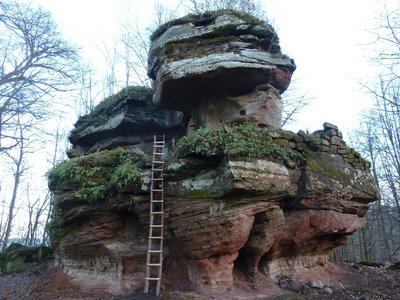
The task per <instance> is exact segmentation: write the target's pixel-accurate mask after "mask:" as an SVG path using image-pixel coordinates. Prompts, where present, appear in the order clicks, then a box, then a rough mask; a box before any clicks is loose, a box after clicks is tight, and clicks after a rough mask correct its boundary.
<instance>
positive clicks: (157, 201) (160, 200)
mask: <svg viewBox="0 0 400 300" xmlns="http://www.w3.org/2000/svg"><path fill="white" fill-rule="evenodd" d="M151 202H152V203H163V202H164V200H163V199H159V200H156V199H153V200H151Z"/></svg>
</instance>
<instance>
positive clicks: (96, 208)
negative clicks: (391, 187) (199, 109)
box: [51, 124, 377, 294]
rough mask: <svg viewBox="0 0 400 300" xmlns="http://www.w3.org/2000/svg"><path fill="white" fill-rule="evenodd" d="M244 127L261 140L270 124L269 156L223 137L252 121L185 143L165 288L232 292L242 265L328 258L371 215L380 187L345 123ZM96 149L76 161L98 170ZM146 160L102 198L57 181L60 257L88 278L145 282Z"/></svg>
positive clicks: (116, 287) (247, 270)
mask: <svg viewBox="0 0 400 300" xmlns="http://www.w3.org/2000/svg"><path fill="white" fill-rule="evenodd" d="M244 126H250V130H249V132H254V131H256V132H258V134H265V136H260V139H261V138H262V139H265V138H267V137H268V134H270V137H271V140H270V141H269V142H268V143H269V144H265V145H270V146H271V149H272V150H271V152H270V153H269V154H268V155H265V154H264V153H261V155H260V157H258V158H248V157H243V156H242V154H240V153H239V156H236V155H231V154H229V153H228V154H227V153H225V152H224V151H226V149H225V150H221V151H220V149H219V148H218V147H219V146H218V147H217V148H215V147H216V146H215V145H219V143H220V141H221V140H225V139H227V137H226V136H224V134H234V133H235V132H236V131H235V130H239V131H240V132H245V130H246V129H244V128H242V127H243V125H234V126H232V127H231V126H229V127H228V133H225V132H224V130H219V131H218V130H217V131H216V132H214V131H212V132H211V135H210V136H204V138H205V139H206V140H207V139H208V140H210V143H209V145H208V146H207V145H206V147H209V148H202V147H204V145H198V144H196V142H194V144H192V145H191V146H188V147H186V145H184V144H183V142H185V139H183V140H182V141H180V142H179V143H178V145H177V150H176V152H175V154H174V158H173V159H172V160H171V162H170V163H169V165H168V168H167V170H166V172H167V173H166V177H165V189H166V195H165V251H164V274H163V288H164V289H165V290H169V289H172V290H195V291H197V292H200V293H207V294H208V293H213V294H224V293H227V292H228V291H229V290H230V289H232V288H233V287H234V282H235V274H237V273H238V272H239V273H241V272H244V274H248V275H247V276H251V277H252V278H255V279H254V280H257V282H263V281H264V280H268V279H271V280H274V281H278V280H279V278H280V277H282V276H284V275H287V276H300V275H301V274H303V273H304V272H307V271H310V270H313V269H315V268H320V269H326V268H330V263H329V262H328V255H329V252H330V251H331V250H332V249H333V248H335V247H337V246H339V245H343V244H345V243H346V240H347V236H348V235H350V234H352V233H353V232H354V231H356V230H358V229H360V228H362V227H363V226H364V224H365V220H364V218H363V217H364V215H365V213H366V212H367V210H368V202H371V201H373V200H374V199H376V198H377V189H376V186H375V183H374V181H373V178H372V176H371V174H370V172H369V165H368V163H367V162H365V161H364V160H363V159H361V157H360V156H359V155H358V154H357V153H356V152H355V151H354V150H352V149H349V148H348V147H347V146H346V145H345V142H344V141H343V140H342V139H341V137H340V132H339V131H338V130H337V129H336V127H335V126H333V125H330V124H325V129H324V130H323V131H318V132H315V133H313V134H311V135H309V134H305V133H304V132H301V131H300V132H299V133H298V134H294V133H292V132H288V131H282V130H278V131H272V132H270V133H267V132H269V131H267V130H266V129H262V128H260V129H256V128H257V126H256V125H246V124H245V125H244ZM254 126H256V127H254ZM258 130H259V131H258ZM193 134H197V132H194V133H193ZM188 137H190V135H189V136H188ZM211 137H214V143H216V144H215V145H214V144H213V142H212V141H211V139H210V138H211ZM278 144H279V145H278ZM204 149H215V151H214V150H213V151H211V152H208V153H207V152H204V151H203V150H204ZM300 149H301V150H300ZM266 153H267V152H266ZM95 155H96V154H93V157H94V156H95ZM98 155H102V152H100V153H99V154H98ZM91 157H92V156H89V158H88V159H87V161H86V164H87V165H84V164H85V163H84V160H82V163H81V162H80V161H79V162H78V163H79V164H82V165H81V166H83V167H85V168H88V169H89V170H90V168H91V162H90V159H92V158H91ZM93 159H95V158H93ZM88 161H89V162H88ZM146 168H147V167H146V166H144V165H142V172H143V173H142V174H143V175H142V178H141V184H129V187H130V188H122V189H121V190H119V191H118V193H117V194H115V195H114V196H113V197H112V198H107V197H106V198H105V199H100V200H97V201H94V202H90V201H86V200H84V199H82V198H80V197H81V196H80V194H81V193H80V190H79V188H80V187H79V185H78V186H75V187H74V186H71V185H70V186H68V185H67V184H65V182H63V181H61V182H58V185H57V184H53V185H51V186H52V188H53V191H54V193H55V196H56V197H55V198H54V199H55V202H54V204H55V207H57V212H58V215H57V217H56V218H55V219H56V221H55V228H56V229H57V230H58V231H59V232H61V234H59V235H58V240H57V241H55V243H56V244H57V248H56V249H57V255H58V259H59V262H60V264H61V265H62V266H63V267H64V269H65V270H66V272H67V273H68V274H70V275H72V276H74V277H76V278H77V279H78V280H79V282H80V284H84V285H85V284H86V285H90V286H93V285H96V284H98V285H101V286H102V287H103V288H104V287H106V288H108V289H109V290H111V291H113V292H115V293H124V292H132V291H135V290H140V289H142V287H143V284H144V270H145V269H144V264H145V253H146V245H147V239H146V237H147V236H146V229H147V226H148V222H149V204H148V201H149V194H148V185H147V184H146V180H144V179H145V178H146V176H148V175H146V174H148V173H146ZM88 180H90V178H88ZM143 180H144V181H143ZM139 183H140V182H139Z"/></svg>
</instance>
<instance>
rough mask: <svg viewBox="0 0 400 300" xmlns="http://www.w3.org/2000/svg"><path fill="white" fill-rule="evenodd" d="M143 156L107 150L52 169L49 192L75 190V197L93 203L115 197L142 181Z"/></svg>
mask: <svg viewBox="0 0 400 300" xmlns="http://www.w3.org/2000/svg"><path fill="white" fill-rule="evenodd" d="M145 161H146V156H145V154H144V153H143V152H137V151H132V150H129V149H125V148H117V149H114V150H104V151H101V152H98V153H92V154H88V155H87V156H84V157H79V158H72V159H70V160H66V161H63V162H61V163H59V164H58V165H57V166H55V167H54V168H52V169H51V170H50V171H49V172H48V173H47V177H48V180H49V188H50V190H52V191H54V190H57V189H58V188H60V187H65V186H71V187H73V188H74V189H75V197H76V198H78V199H80V200H84V201H87V202H89V203H92V202H94V201H99V200H104V199H106V198H108V197H110V196H113V195H115V194H116V193H117V192H118V191H119V190H121V189H123V188H125V187H126V186H127V185H129V184H130V183H133V182H140V181H141V169H140V167H141V166H143V165H144V163H145Z"/></svg>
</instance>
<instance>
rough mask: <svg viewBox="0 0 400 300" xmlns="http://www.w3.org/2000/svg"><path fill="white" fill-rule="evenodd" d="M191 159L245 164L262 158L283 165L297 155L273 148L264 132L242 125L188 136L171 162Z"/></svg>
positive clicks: (197, 132)
mask: <svg viewBox="0 0 400 300" xmlns="http://www.w3.org/2000/svg"><path fill="white" fill-rule="evenodd" d="M190 156H192V157H193V156H194V157H208V158H213V157H214V158H216V159H222V158H223V157H225V158H228V159H237V160H247V161H249V160H252V159H260V158H265V159H268V160H271V161H277V162H281V163H284V162H285V161H287V160H289V159H291V158H293V157H294V156H296V154H295V153H294V152H293V151H290V150H289V149H284V148H282V147H280V146H278V145H277V144H275V143H274V142H273V140H272V137H271V133H270V131H269V130H268V129H267V128H264V127H259V126H258V125H257V124H255V123H244V124H227V125H226V126H225V127H224V128H201V129H198V130H196V131H193V132H190V133H189V134H188V135H186V136H185V137H183V138H182V139H180V140H179V141H178V143H177V145H176V151H175V154H174V158H175V159H178V158H183V157H190Z"/></svg>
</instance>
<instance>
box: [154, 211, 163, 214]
mask: <svg viewBox="0 0 400 300" xmlns="http://www.w3.org/2000/svg"><path fill="white" fill-rule="evenodd" d="M163 213H164V212H162V211H153V212H151V214H152V215H161V214H163Z"/></svg>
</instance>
